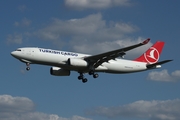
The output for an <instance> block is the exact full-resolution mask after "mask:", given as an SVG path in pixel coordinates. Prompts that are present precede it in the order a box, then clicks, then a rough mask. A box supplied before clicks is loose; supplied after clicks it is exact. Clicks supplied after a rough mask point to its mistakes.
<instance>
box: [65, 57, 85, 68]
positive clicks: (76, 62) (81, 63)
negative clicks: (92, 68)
mask: <svg viewBox="0 0 180 120" xmlns="http://www.w3.org/2000/svg"><path fill="white" fill-rule="evenodd" d="M68 63H69V65H71V66H76V67H87V66H88V62H87V61H85V60H83V59H77V58H69V59H68Z"/></svg>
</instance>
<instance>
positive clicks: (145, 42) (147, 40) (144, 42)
mask: <svg viewBox="0 0 180 120" xmlns="http://www.w3.org/2000/svg"><path fill="white" fill-rule="evenodd" d="M149 41H150V38H148V39H146V40H145V41H143V42H142V44H144V45H145V44H147V43H148V42H149Z"/></svg>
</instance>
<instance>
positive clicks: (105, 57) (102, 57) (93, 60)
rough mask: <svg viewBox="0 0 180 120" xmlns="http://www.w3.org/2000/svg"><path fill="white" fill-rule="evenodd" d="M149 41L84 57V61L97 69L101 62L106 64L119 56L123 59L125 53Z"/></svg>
mask: <svg viewBox="0 0 180 120" xmlns="http://www.w3.org/2000/svg"><path fill="white" fill-rule="evenodd" d="M149 41H150V38H148V39H146V40H145V41H143V42H142V43H138V44H135V45H132V46H129V47H125V48H121V49H117V50H113V51H109V52H105V53H102V54H97V55H92V56H88V57H85V58H84V60H86V61H88V62H89V63H90V65H92V66H93V67H94V68H97V67H98V66H99V65H101V64H102V63H103V62H108V61H109V60H111V59H115V58H117V57H119V56H121V57H123V56H124V55H125V54H126V53H125V52H126V51H129V50H132V49H134V48H137V47H140V46H142V45H145V44H147V43H148V42H149Z"/></svg>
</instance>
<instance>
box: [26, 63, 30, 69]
mask: <svg viewBox="0 0 180 120" xmlns="http://www.w3.org/2000/svg"><path fill="white" fill-rule="evenodd" d="M26 66H27V67H26V70H27V71H29V70H30V67H29V66H30V63H26Z"/></svg>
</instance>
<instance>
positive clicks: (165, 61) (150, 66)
mask: <svg viewBox="0 0 180 120" xmlns="http://www.w3.org/2000/svg"><path fill="white" fill-rule="evenodd" d="M171 61H173V60H163V61H161V62H157V63H154V64H147V65H146V67H147V68H149V69H150V68H154V67H156V66H157V65H162V64H164V63H167V62H171Z"/></svg>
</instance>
